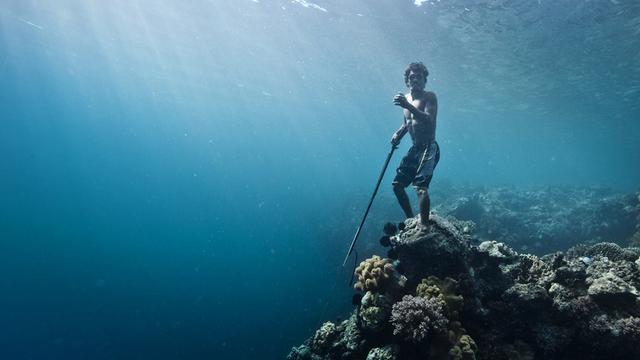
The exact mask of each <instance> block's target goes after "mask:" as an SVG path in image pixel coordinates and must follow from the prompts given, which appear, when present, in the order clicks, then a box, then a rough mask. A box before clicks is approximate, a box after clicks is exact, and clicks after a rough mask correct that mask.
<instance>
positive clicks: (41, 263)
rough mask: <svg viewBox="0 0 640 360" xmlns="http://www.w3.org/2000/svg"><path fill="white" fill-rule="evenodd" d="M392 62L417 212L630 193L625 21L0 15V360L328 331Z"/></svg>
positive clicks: (149, 5) (636, 15) (630, 37)
mask: <svg viewBox="0 0 640 360" xmlns="http://www.w3.org/2000/svg"><path fill="white" fill-rule="evenodd" d="M412 61H423V62H424V63H425V64H426V65H427V67H428V68H429V72H430V75H429V78H428V83H427V89H428V90H431V91H434V92H436V94H437V96H438V100H439V114H438V130H437V135H436V137H437V140H438V142H439V143H440V147H441V151H442V157H441V160H440V163H439V165H438V167H437V169H436V171H435V175H434V182H433V184H432V188H433V189H434V191H437V187H438V184H439V183H441V182H443V181H445V180H446V181H451V182H453V183H464V184H472V185H517V186H540V185H580V186H605V187H610V188H614V189H617V190H620V191H635V190H637V189H638V184H640V166H638V164H640V141H638V138H640V123H639V122H638V111H639V110H640V67H638V64H640V3H639V2H638V1H635V0H597V1H587V0H566V1H549V0H534V1H531V0H479V1H462V0H433V1H424V0H416V1H411V0H379V1H365V0H348V1H345V0H313V2H312V1H306V0H293V1H284V0H282V1H280V0H235V1H223V0H208V1H205V0H193V1H176V0H159V1H135V0H134V1H121V0H111V1H95V0H94V1H80V0H59V1H41V0H38V1H36V0H3V1H2V2H1V3H0V79H1V81H2V84H1V85H0V117H1V120H0V172H1V174H2V175H1V176H0V196H1V197H0V199H1V202H0V274H1V276H0V294H1V295H0V357H1V358H3V359H5V358H6V359H140V358H150V359H283V358H285V357H286V354H287V353H288V351H289V350H290V349H291V347H292V346H293V345H295V344H299V343H301V342H302V341H303V340H304V339H306V338H307V337H308V336H309V335H311V334H312V332H313V329H315V328H317V327H318V325H319V324H321V323H322V321H324V320H326V319H327V318H331V317H335V316H340V315H344V314H347V313H348V311H349V310H350V308H351V304H350V294H351V292H350V289H349V287H348V281H349V276H350V270H351V269H348V268H342V266H341V264H342V261H343V259H344V256H345V254H346V250H347V249H346V248H347V246H348V245H349V242H350V241H351V237H352V236H353V233H352V232H348V233H343V234H338V235H336V231H335V229H336V228H340V227H344V226H343V224H341V223H339V222H340V221H342V220H343V221H344V222H345V223H357V222H358V221H359V219H353V218H345V219H341V218H340V216H339V215H340V214H345V213H347V212H348V213H352V212H351V211H347V210H346V209H345V207H347V208H350V209H356V211H355V212H357V213H358V214H359V213H360V211H362V210H364V207H365V205H366V201H367V199H368V196H369V194H370V192H371V190H372V189H373V186H374V185H375V180H376V179H377V177H378V173H379V171H380V168H381V166H382V164H383V162H384V159H385V156H386V154H387V153H388V151H389V149H390V144H389V140H390V138H391V135H392V133H393V132H394V131H395V130H396V129H397V128H398V127H399V126H400V124H401V122H402V114H401V112H400V110H399V108H398V107H395V106H393V104H392V98H393V96H394V95H395V94H396V93H397V92H398V91H404V90H406V89H405V86H404V81H403V73H404V69H405V67H406V66H407V64H408V63H410V62H412ZM408 147H409V140H407V139H405V140H404V142H403V144H402V145H401V148H400V150H399V151H398V153H399V152H404V151H406V149H407V148H408ZM399 159H400V154H397V153H396V154H395V155H394V158H393V159H392V162H391V165H390V168H389V170H388V173H387V175H386V177H385V178H384V181H383V183H382V186H381V188H380V193H381V194H382V195H383V196H384V195H385V194H386V195H387V196H388V194H390V193H391V179H392V175H393V174H392V172H393V170H394V169H395V167H396V166H397V163H398V161H399ZM375 211H376V208H375V207H374V208H373V209H372V212H375ZM394 211H396V214H397V218H395V219H389V220H390V221H399V220H401V219H402V212H401V210H400V208H399V207H398V208H397V209H394ZM379 225H380V224H371V226H373V227H379ZM349 230H351V228H349ZM353 230H354V231H355V228H354V229H353ZM371 240H372V239H367V238H363V239H361V240H360V241H362V242H363V243H367V242H370V241H371ZM373 240H375V239H373Z"/></svg>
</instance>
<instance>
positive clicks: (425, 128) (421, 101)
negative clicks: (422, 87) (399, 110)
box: [403, 91, 438, 144]
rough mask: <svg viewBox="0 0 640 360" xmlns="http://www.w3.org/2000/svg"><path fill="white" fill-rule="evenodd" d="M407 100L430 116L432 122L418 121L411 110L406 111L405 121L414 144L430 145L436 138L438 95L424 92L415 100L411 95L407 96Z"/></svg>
mask: <svg viewBox="0 0 640 360" xmlns="http://www.w3.org/2000/svg"><path fill="white" fill-rule="evenodd" d="M405 96H406V98H407V100H408V101H409V102H410V103H411V104H413V106H415V107H416V108H418V109H419V110H421V111H426V112H428V113H429V115H430V118H431V119H430V120H428V121H421V120H419V119H416V118H415V117H414V116H413V115H412V114H411V112H410V111H409V110H407V109H404V111H403V112H404V120H405V122H406V123H407V124H408V125H409V126H408V130H409V134H411V139H412V140H413V143H414V144H428V143H430V142H432V141H434V140H435V138H436V117H437V115H438V105H437V100H436V95H435V94H434V93H433V92H431V91H423V92H422V93H421V94H419V96H416V98H415V99H414V98H413V96H412V95H411V93H408V94H406V95H405Z"/></svg>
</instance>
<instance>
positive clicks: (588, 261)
mask: <svg viewBox="0 0 640 360" xmlns="http://www.w3.org/2000/svg"><path fill="white" fill-rule="evenodd" d="M580 261H582V262H583V263H584V264H585V265H591V263H592V262H593V259H592V258H590V257H588V256H583V257H581V258H580Z"/></svg>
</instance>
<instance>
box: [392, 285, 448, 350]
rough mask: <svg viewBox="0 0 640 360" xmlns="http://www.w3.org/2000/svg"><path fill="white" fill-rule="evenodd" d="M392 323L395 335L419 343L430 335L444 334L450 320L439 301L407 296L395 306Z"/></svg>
mask: <svg viewBox="0 0 640 360" xmlns="http://www.w3.org/2000/svg"><path fill="white" fill-rule="evenodd" d="M391 323H392V324H393V334H394V335H399V336H401V337H403V338H404V339H405V340H408V341H411V342H414V343H419V342H422V341H424V340H425V339H427V338H428V337H429V336H430V335H434V334H438V333H444V332H445V331H446V330H447V325H448V323H449V320H448V319H447V318H446V317H445V315H444V309H443V306H442V303H441V302H440V301H438V300H437V299H435V298H424V297H418V296H411V295H405V296H404V297H403V298H402V300H401V301H399V302H397V303H395V304H394V305H393V308H392V309H391Z"/></svg>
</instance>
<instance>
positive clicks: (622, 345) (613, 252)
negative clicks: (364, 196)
mask: <svg viewBox="0 0 640 360" xmlns="http://www.w3.org/2000/svg"><path fill="white" fill-rule="evenodd" d="M474 201H475V200H474ZM477 201H481V200H480V199H478V200H477ZM473 206H476V205H473ZM470 208H471V209H472V208H473V207H470ZM485 215H486V214H485ZM433 220H434V221H433V223H432V224H431V225H429V226H426V227H425V226H421V225H420V224H419V223H418V222H417V220H416V219H408V220H407V221H405V227H404V229H403V230H400V231H399V232H398V233H396V234H394V235H393V236H391V238H390V242H391V245H392V250H393V251H394V252H395V253H396V254H397V257H398V259H397V261H395V262H393V264H394V265H393V266H394V271H395V272H401V273H402V274H403V275H405V276H406V277H407V282H406V284H405V286H403V287H399V288H397V289H396V291H384V289H385V286H389V285H388V284H387V285H385V286H382V287H381V286H380V284H383V282H380V280H381V279H380V278H377V280H376V286H371V287H369V288H368V290H366V292H365V294H364V296H363V298H362V301H361V302H360V303H359V304H358V305H357V307H356V309H355V310H354V314H353V315H352V316H351V317H350V318H349V319H348V320H345V321H343V322H342V323H341V324H339V325H335V324H332V323H325V324H324V325H323V326H322V327H321V328H320V330H318V332H316V334H315V335H314V336H313V337H311V338H310V339H309V340H307V341H306V342H305V343H304V344H303V345H302V346H299V347H296V348H294V349H292V351H291V353H290V354H289V357H288V359H291V360H296V359H305V360H333V359H342V360H349V359H353V360H356V359H365V358H366V359H406V360H414V359H415V360H418V359H536V358H544V359H567V360H573V359H580V360H590V359H602V358H615V359H638V358H640V251H639V249H638V248H632V247H627V248H625V247H622V246H620V245H619V244H616V243H611V242H609V243H596V244H588V245H581V246H575V247H574V248H572V249H570V250H568V251H567V252H566V253H563V252H554V253H550V254H548V255H544V256H541V257H538V256H536V255H532V254H526V253H519V252H517V251H514V250H513V249H512V248H511V247H510V246H508V245H506V244H504V243H501V242H497V241H485V242H482V243H480V244H478V245H473V244H472V234H470V230H469V229H470V227H469V223H468V222H462V221H457V220H456V219H454V218H447V219H445V218H442V217H440V216H437V215H435V216H433ZM372 259H373V260H372ZM372 259H369V260H368V262H367V263H366V264H370V265H366V264H365V266H362V267H361V269H360V273H362V272H363V271H364V270H365V269H367V272H368V273H369V275H368V276H363V277H362V279H359V280H361V283H362V284H363V290H364V288H365V287H366V286H367V284H366V283H367V279H371V278H372V277H371V275H370V273H371V271H372V270H373V269H380V268H382V270H380V273H378V272H376V273H378V274H377V276H378V277H379V276H380V274H381V273H382V272H383V271H384V270H383V269H384V267H385V266H386V265H387V264H391V262H390V261H387V262H383V261H382V259H380V258H377V259H375V258H372ZM376 262H377V263H376ZM361 275H362V274H361ZM389 278H396V275H394V277H389ZM370 285H371V282H370ZM463 324H464V326H463Z"/></svg>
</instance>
